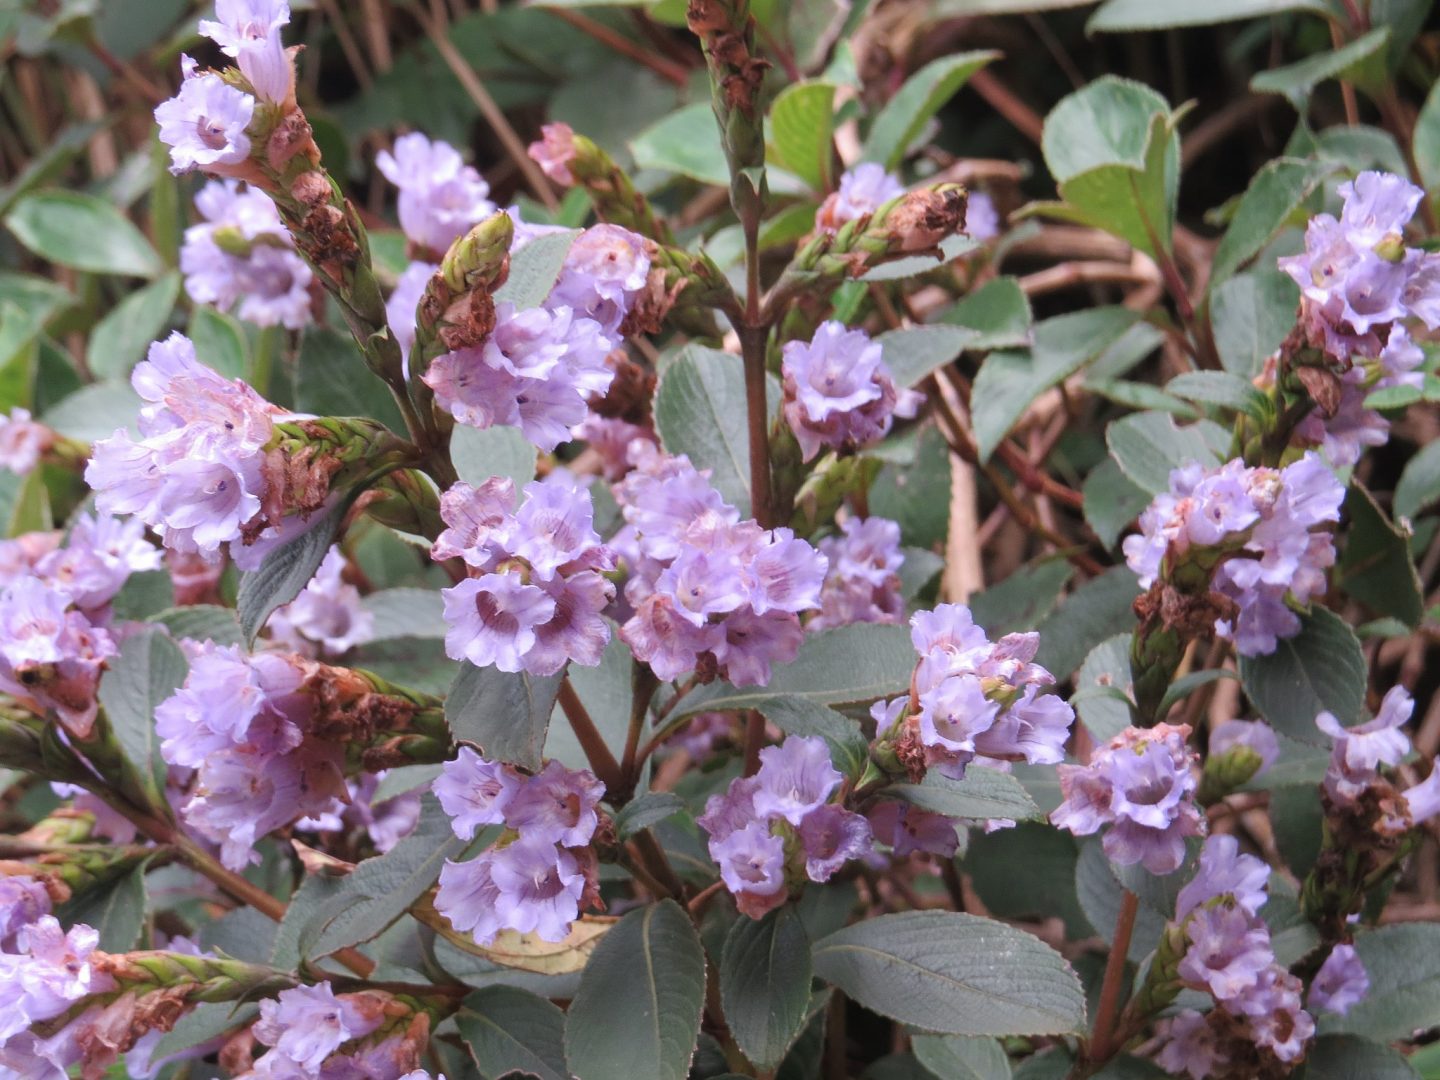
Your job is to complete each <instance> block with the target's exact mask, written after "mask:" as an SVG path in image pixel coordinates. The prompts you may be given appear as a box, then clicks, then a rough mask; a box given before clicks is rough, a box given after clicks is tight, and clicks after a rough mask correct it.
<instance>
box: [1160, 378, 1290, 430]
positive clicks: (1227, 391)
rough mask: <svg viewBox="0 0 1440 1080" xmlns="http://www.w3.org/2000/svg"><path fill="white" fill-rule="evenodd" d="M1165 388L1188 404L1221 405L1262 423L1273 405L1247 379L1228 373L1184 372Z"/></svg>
mask: <svg viewBox="0 0 1440 1080" xmlns="http://www.w3.org/2000/svg"><path fill="white" fill-rule="evenodd" d="M1165 389H1166V390H1167V391H1169V392H1170V393H1172V394H1174V395H1176V396H1177V397H1182V398H1185V399H1186V400H1187V401H1198V402H1200V403H1201V404H1203V405H1218V406H1220V407H1221V408H1225V409H1231V410H1233V411H1234V412H1240V413H1244V414H1245V415H1246V416H1250V417H1253V418H1255V419H1256V420H1260V421H1262V422H1263V421H1264V420H1266V419H1267V418H1268V417H1269V415H1270V402H1269V400H1268V399H1267V398H1266V397H1265V395H1264V394H1262V393H1260V391H1259V390H1256V389H1255V386H1254V384H1253V383H1251V382H1250V381H1248V380H1247V379H1244V378H1242V377H1240V376H1239V375H1232V374H1231V373H1230V372H1228V371H1186V372H1182V373H1181V374H1179V375H1176V376H1175V377H1174V378H1173V379H1171V380H1170V381H1169V382H1168V383H1166V384H1165Z"/></svg>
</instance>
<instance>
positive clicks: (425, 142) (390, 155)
mask: <svg viewBox="0 0 1440 1080" xmlns="http://www.w3.org/2000/svg"><path fill="white" fill-rule="evenodd" d="M375 165H376V167H377V168H378V169H379V170H380V172H381V173H383V174H384V176H385V179H387V180H389V181H390V182H391V183H392V184H394V185H395V186H396V187H397V188H399V189H400V206H399V210H400V228H401V229H403V230H404V232H405V237H406V239H408V240H409V241H410V242H411V243H412V244H414V245H415V246H416V247H418V248H420V249H422V250H423V251H426V252H429V253H431V254H433V255H435V256H440V255H444V254H445V252H446V251H448V250H449V249H450V245H451V244H453V243H454V242H455V241H456V240H457V239H459V238H460V237H461V236H463V235H465V233H467V232H469V231H470V229H471V228H473V227H474V226H476V225H478V224H479V223H480V222H482V221H484V220H485V219H486V218H487V217H489V216H490V215H491V214H493V213H494V212H495V204H494V203H493V202H491V201H490V185H489V184H487V183H486V182H485V179H484V178H483V177H482V176H481V175H480V173H479V172H477V171H476V169H475V167H474V166H472V165H466V164H465V161H464V159H463V158H461V156H460V151H458V150H456V149H455V148H454V147H453V146H451V145H450V144H449V143H446V142H441V141H440V140H438V139H436V140H434V141H433V142H432V141H431V140H430V139H428V138H426V137H425V136H424V135H422V134H421V133H420V132H418V131H415V132H411V133H410V134H408V135H402V136H400V138H398V139H396V140H395V146H394V149H393V150H382V151H380V153H378V154H376V155H375ZM410 310H411V312H412V313H413V312H414V310H415V309H414V307H413V306H412V307H411V309H410Z"/></svg>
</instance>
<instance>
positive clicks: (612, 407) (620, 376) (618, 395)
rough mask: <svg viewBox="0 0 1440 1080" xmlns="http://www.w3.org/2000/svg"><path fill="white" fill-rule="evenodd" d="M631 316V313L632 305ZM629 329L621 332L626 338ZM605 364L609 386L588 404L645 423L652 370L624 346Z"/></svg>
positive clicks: (615, 416) (612, 415)
mask: <svg viewBox="0 0 1440 1080" xmlns="http://www.w3.org/2000/svg"><path fill="white" fill-rule="evenodd" d="M652 280H653V277H652ZM631 315H632V316H633V315H634V309H633V308H632V309H631ZM627 321H628V320H627ZM633 332H635V331H626V332H625V334H626V336H627V337H629V336H630V334H631V333H633ZM605 363H606V366H608V367H609V368H610V370H611V371H613V372H614V373H615V377H614V378H613V379H611V380H610V388H609V389H608V390H606V391H605V394H604V396H603V397H594V398H591V399H590V407H591V408H592V409H594V410H595V412H596V413H598V414H599V415H600V416H605V417H609V418H611V419H615V420H624V421H626V422H628V423H631V424H639V425H641V426H645V425H648V424H649V423H650V406H651V402H652V399H653V398H654V396H655V373H654V372H653V371H651V370H650V369H648V368H646V367H642V366H641V365H640V364H637V363H636V362H635V361H634V360H631V359H630V354H629V353H627V352H626V351H625V350H624V349H616V350H615V351H614V352H612V353H611V354H610V355H609V356H607V357H606V358H605Z"/></svg>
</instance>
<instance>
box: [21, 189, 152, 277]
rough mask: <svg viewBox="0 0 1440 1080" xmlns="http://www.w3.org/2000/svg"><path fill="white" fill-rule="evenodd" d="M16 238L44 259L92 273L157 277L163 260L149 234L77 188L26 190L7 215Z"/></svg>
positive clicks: (116, 210) (103, 201) (112, 207)
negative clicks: (27, 193) (26, 192)
mask: <svg viewBox="0 0 1440 1080" xmlns="http://www.w3.org/2000/svg"><path fill="white" fill-rule="evenodd" d="M5 225H6V227H8V228H9V229H10V231H11V232H12V233H14V234H15V238H16V239H17V240H19V241H20V242H21V243H22V244H24V245H25V246H26V247H27V248H29V249H30V250H31V251H33V252H34V253H35V254H36V255H39V256H40V257H41V258H42V259H48V260H49V261H50V262H53V263H59V264H60V265H61V266H68V267H70V268H72V269H75V270H87V271H89V272H90V273H94V274H122V275H125V276H127V277H145V278H149V277H155V276H156V275H157V274H160V273H162V272H163V271H164V270H165V264H164V263H162V262H161V261H160V256H159V255H157V254H155V249H154V248H153V247H152V246H151V245H150V241H149V240H147V239H145V235H144V234H143V233H142V232H141V231H140V230H139V229H137V228H136V227H135V226H134V224H133V223H132V222H131V221H130V219H129V218H127V217H126V216H125V215H124V214H122V213H121V212H120V211H119V210H118V209H116V208H115V206H114V205H112V204H111V203H108V202H106V201H105V200H104V199H98V198H96V197H95V196H94V195H84V194H81V193H80V192H78V191H41V192H38V193H36V194H34V195H27V196H26V197H25V198H23V199H21V200H20V201H19V202H18V203H16V204H15V207H14V209H12V210H11V211H10V213H9V214H7V215H6V216H5Z"/></svg>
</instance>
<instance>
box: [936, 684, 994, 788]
mask: <svg viewBox="0 0 1440 1080" xmlns="http://www.w3.org/2000/svg"><path fill="white" fill-rule="evenodd" d="M999 713H1000V706H999V705H998V704H997V703H996V702H993V701H991V700H990V699H989V698H987V697H986V696H985V688H984V687H983V686H982V685H981V684H980V680H979V679H977V678H976V677H975V676H973V675H956V676H951V677H949V678H947V679H944V680H943V681H941V682H940V683H939V684H938V685H936V686H934V687H932V688H931V689H929V690H926V691H925V692H924V693H922V694H921V695H920V741H921V743H922V744H924V746H925V763H926V764H927V765H929V766H931V767H932V768H938V769H939V770H940V772H941V773H943V774H944V775H946V776H949V777H952V778H954V779H957V780H959V779H962V778H963V777H964V776H965V766H966V764H967V763H969V762H970V761H972V760H974V758H975V737H976V736H977V735H979V734H980V733H982V732H984V731H987V730H989V728H990V726H991V725H992V724H994V723H995V718H996V716H998V715H999Z"/></svg>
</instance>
